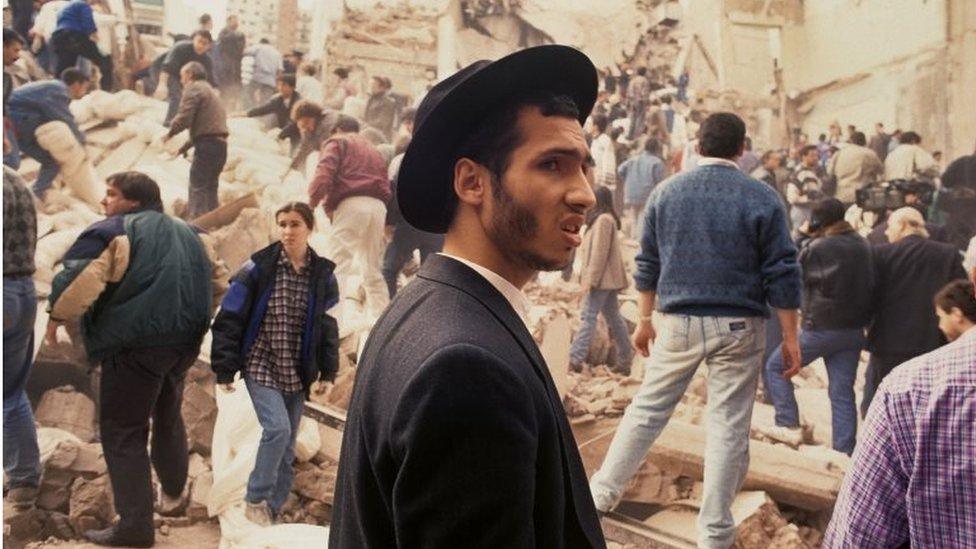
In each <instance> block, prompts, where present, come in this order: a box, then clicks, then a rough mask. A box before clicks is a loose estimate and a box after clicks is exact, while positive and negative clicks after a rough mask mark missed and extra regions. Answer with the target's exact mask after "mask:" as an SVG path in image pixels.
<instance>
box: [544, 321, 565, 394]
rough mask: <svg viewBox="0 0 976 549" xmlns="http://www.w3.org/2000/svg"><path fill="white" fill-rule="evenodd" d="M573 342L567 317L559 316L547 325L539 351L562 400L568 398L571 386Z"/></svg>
mask: <svg viewBox="0 0 976 549" xmlns="http://www.w3.org/2000/svg"><path fill="white" fill-rule="evenodd" d="M571 341H572V332H570V329H569V320H568V319H567V318H566V315H564V314H557V315H556V317H555V318H553V319H552V320H550V321H549V323H548V324H546V325H545V329H544V330H543V336H542V345H540V346H539V351H540V352H541V353H542V356H543V358H545V360H546V365H547V366H548V367H549V373H550V375H552V381H553V383H554V384H555V386H556V392H557V393H559V398H560V399H562V398H563V397H565V396H566V391H567V389H568V386H569V345H570V342H571Z"/></svg>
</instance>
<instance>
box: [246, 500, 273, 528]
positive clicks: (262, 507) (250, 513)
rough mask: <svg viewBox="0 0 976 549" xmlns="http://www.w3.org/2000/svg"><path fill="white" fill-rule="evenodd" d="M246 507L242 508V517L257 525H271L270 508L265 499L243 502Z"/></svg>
mask: <svg viewBox="0 0 976 549" xmlns="http://www.w3.org/2000/svg"><path fill="white" fill-rule="evenodd" d="M244 503H245V504H246V505H247V507H246V508H245V509H244V518H246V519H247V520H249V521H251V522H253V523H254V524H257V525H258V526H271V524H272V521H271V509H269V508H268V502H267V501H259V502H258V503H251V502H250V501H245V502H244Z"/></svg>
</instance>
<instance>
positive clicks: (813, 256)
mask: <svg viewBox="0 0 976 549" xmlns="http://www.w3.org/2000/svg"><path fill="white" fill-rule="evenodd" d="M797 245H798V247H799V248H800V255H799V261H800V267H801V269H802V271H803V328H804V329H805V330H844V329H856V328H864V327H866V326H867V325H868V323H869V322H870V320H871V299H872V292H873V287H874V265H873V262H872V259H871V246H870V244H868V242H867V240H865V239H864V238H863V237H861V236H860V235H859V234H857V232H855V231H854V229H853V228H851V226H850V225H848V224H847V223H846V222H840V223H837V224H835V225H832V226H831V227H829V228H828V229H827V231H826V233H825V234H824V236H821V237H818V238H809V237H801V238H800V240H799V241H798V242H797Z"/></svg>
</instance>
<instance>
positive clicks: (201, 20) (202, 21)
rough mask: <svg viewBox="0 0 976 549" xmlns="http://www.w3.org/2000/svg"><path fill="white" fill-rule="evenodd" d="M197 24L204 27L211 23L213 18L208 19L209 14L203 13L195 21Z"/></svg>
mask: <svg viewBox="0 0 976 549" xmlns="http://www.w3.org/2000/svg"><path fill="white" fill-rule="evenodd" d="M197 23H199V24H200V25H206V24H207V23H213V17H210V14H209V13H205V14H203V15H201V16H200V18H199V19H197Z"/></svg>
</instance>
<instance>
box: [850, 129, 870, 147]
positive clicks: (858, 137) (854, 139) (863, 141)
mask: <svg viewBox="0 0 976 549" xmlns="http://www.w3.org/2000/svg"><path fill="white" fill-rule="evenodd" d="M851 143H854V144H855V145H860V146H862V147H866V146H867V144H868V138H867V136H865V135H864V132H854V133H853V134H852V135H851Z"/></svg>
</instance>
